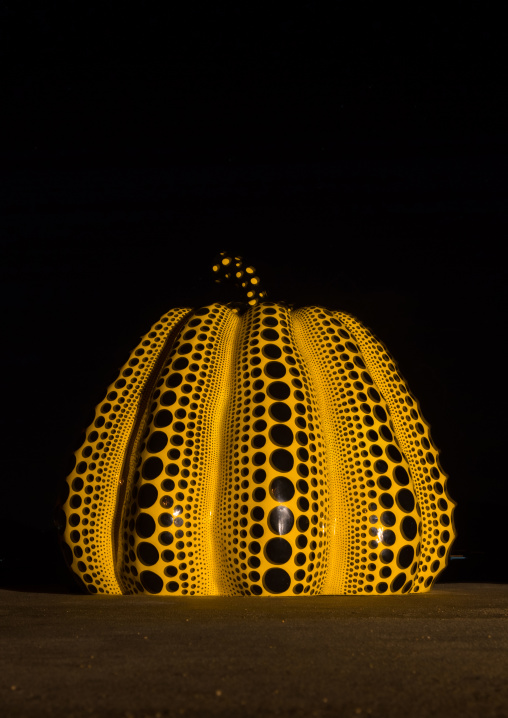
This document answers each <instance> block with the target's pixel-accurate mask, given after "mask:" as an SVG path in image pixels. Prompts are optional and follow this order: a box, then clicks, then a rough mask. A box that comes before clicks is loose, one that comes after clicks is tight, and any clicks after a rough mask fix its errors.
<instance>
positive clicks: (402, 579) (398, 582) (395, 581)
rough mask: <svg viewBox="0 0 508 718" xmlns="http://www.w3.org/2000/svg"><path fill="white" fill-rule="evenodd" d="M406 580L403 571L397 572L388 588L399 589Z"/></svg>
mask: <svg viewBox="0 0 508 718" xmlns="http://www.w3.org/2000/svg"><path fill="white" fill-rule="evenodd" d="M405 580H406V574H405V573H399V574H398V575H397V576H395V578H394V579H393V581H392V583H391V585H390V590H391V591H400V589H401V588H402V586H403V585H404V583H405Z"/></svg>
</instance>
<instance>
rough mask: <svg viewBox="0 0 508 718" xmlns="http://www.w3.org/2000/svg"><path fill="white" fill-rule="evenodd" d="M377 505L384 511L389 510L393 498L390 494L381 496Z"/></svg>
mask: <svg viewBox="0 0 508 718" xmlns="http://www.w3.org/2000/svg"><path fill="white" fill-rule="evenodd" d="M379 503H380V504H381V506H382V507H383V508H385V509H391V508H392V506H393V496H392V495H391V494H381V496H380V497H379Z"/></svg>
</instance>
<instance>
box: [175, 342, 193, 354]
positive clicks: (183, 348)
mask: <svg viewBox="0 0 508 718" xmlns="http://www.w3.org/2000/svg"><path fill="white" fill-rule="evenodd" d="M177 351H178V353H179V354H190V352H191V351H192V344H189V343H188V342H186V343H185V344H181V345H180V346H179V347H178V350H177Z"/></svg>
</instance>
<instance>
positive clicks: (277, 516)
mask: <svg viewBox="0 0 508 718" xmlns="http://www.w3.org/2000/svg"><path fill="white" fill-rule="evenodd" d="M294 520H295V519H294V516H293V512H292V511H291V509H288V507H287V506H276V507H275V508H274V509H272V510H271V511H270V514H269V515H268V526H269V527H270V529H271V530H272V531H273V533H274V534H278V535H279V536H284V534H288V533H289V532H290V531H291V529H292V528H293V523H294Z"/></svg>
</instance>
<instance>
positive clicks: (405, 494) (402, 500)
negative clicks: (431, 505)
mask: <svg viewBox="0 0 508 718" xmlns="http://www.w3.org/2000/svg"><path fill="white" fill-rule="evenodd" d="M395 500H396V501H397V505H398V506H399V508H401V509H402V511H406V513H410V512H411V511H412V510H413V509H414V507H415V497H414V496H413V493H412V492H411V491H409V489H401V490H400V491H398V492H397V495H396V497H395Z"/></svg>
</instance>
